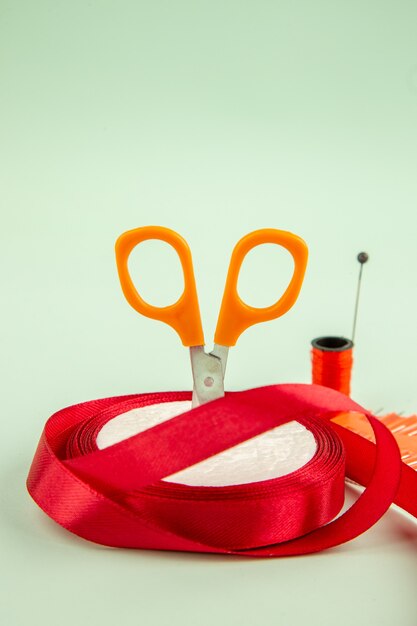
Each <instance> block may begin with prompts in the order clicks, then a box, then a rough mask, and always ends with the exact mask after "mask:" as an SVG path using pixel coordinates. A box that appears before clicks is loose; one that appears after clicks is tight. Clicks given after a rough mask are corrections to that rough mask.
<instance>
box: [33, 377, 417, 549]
mask: <svg viewBox="0 0 417 626" xmlns="http://www.w3.org/2000/svg"><path fill="white" fill-rule="evenodd" d="M190 397H191V394H190V393H188V392H181V393H180V392H178V393H162V394H148V395H145V394H140V395H134V396H127V397H126V396H125V397H119V398H106V399H102V400H96V401H92V402H86V403H83V404H79V405H76V406H73V407H69V408H67V409H63V410H61V411H59V412H58V413H56V414H55V415H53V416H52V417H51V418H50V419H49V420H48V422H47V424H46V426H45V430H44V433H43V434H42V437H41V440H40V442H39V446H38V450H37V452H36V454H35V458H34V460H33V463H32V467H31V469H30V473H29V476H28V489H29V492H30V493H31V495H32V497H33V498H34V500H35V501H36V502H37V503H38V505H39V506H40V507H41V508H42V509H43V510H44V511H45V512H46V513H47V514H48V515H49V516H50V517H52V518H53V519H54V520H55V521H56V522H58V523H59V524H61V525H62V526H64V527H65V528H67V529H68V530H70V531H71V532H73V533H75V534H77V535H79V536H81V537H84V538H85V539H89V540H91V541H95V542H98V543H101V544H105V545H109V546H116V547H131V548H152V549H165V550H185V551H195V552H217V553H226V554H241V555H246V556H261V557H268V556H269V557H272V556H289V555H297V554H308V553H311V552H316V551H319V550H323V549H326V548H329V547H332V546H336V545H339V544H341V543H344V542H345V541H349V540H350V539H353V538H354V537H356V536H357V535H359V534H361V533H362V532H364V531H365V530H367V529H368V528H369V527H370V526H372V525H373V524H374V523H375V522H376V521H377V520H378V519H379V518H380V517H381V516H382V515H383V514H384V512H385V511H386V510H387V509H388V507H389V506H390V504H391V503H392V502H393V501H395V502H397V504H399V505H400V506H403V508H405V509H406V510H408V511H409V512H411V513H412V514H414V515H416V516H417V502H416V498H415V490H416V486H417V484H416V483H417V481H416V475H415V472H414V471H413V470H411V469H410V468H408V467H405V466H404V465H403V464H401V461H400V456H399V451H398V446H397V445H396V443H395V440H394V438H393V437H392V435H391V433H390V432H389V430H388V429H387V428H385V426H383V424H381V423H380V422H379V421H378V420H377V419H376V418H374V417H373V416H372V415H370V414H369V413H368V412H367V411H365V410H364V409H363V408H362V407H360V406H359V405H357V404H356V403H354V402H353V401H352V400H351V399H350V398H348V397H347V396H345V395H343V394H340V393H338V392H336V391H334V390H332V389H327V388H325V387H321V386H317V385H280V386H272V387H263V388H260V389H251V390H248V391H245V392H236V393H228V394H226V396H225V397H224V398H221V399H219V400H216V401H213V402H209V403H207V404H205V405H202V406H200V407H198V408H196V409H193V410H191V411H188V412H185V413H182V414H181V415H178V416H177V417H175V418H173V419H170V420H168V421H167V422H164V423H162V424H158V425H157V426H154V427H153V428H150V429H148V430H146V431H145V432H142V433H140V434H138V435H134V436H132V437H130V438H128V439H125V440H124V441H121V442H119V443H116V444H114V445H111V446H109V447H107V448H105V449H101V450H100V449H98V446H97V443H96V440H97V435H98V433H99V432H100V430H101V429H102V427H103V425H104V424H106V423H108V421H109V420H111V419H113V418H114V417H115V416H117V415H120V414H121V413H125V412H126V411H129V410H131V409H133V408H136V407H142V406H146V405H151V404H156V403H160V402H175V401H181V400H190ZM346 411H357V412H360V413H362V414H364V415H366V417H367V418H368V420H369V422H370V424H371V426H372V429H373V432H374V436H375V441H376V445H374V444H372V443H370V442H369V441H366V440H364V439H363V438H362V437H360V436H359V435H355V434H354V433H352V432H350V431H348V430H347V429H345V428H343V427H341V426H340V425H337V424H335V423H334V422H332V421H331V417H332V416H335V415H337V414H339V413H341V412H346ZM294 419H296V420H297V421H298V422H300V423H301V424H303V425H304V426H305V427H306V428H308V429H309V430H310V431H311V432H312V433H313V435H314V437H315V439H316V442H317V449H316V453H315V455H314V457H313V458H312V459H311V461H309V462H308V463H306V464H305V465H304V466H303V467H301V468H300V469H298V470H296V471H295V472H293V473H291V474H288V475H286V476H282V477H280V478H277V479H273V480H270V481H261V482H258V483H250V484H245V485H234V486H230V487H188V486H185V485H178V484H176V483H173V482H170V481H169V480H168V481H163V480H162V479H164V478H167V477H170V476H172V474H175V473H176V472H179V471H181V470H183V469H185V468H187V467H190V466H192V465H194V464H196V463H199V462H201V461H203V460H204V459H206V458H208V457H211V456H213V455H215V454H218V453H219V452H221V451H223V450H226V449H228V448H231V447H233V446H236V445H238V444H239V443H241V442H243V441H246V440H248V439H250V438H252V437H256V436H257V435H259V434H260V433H263V432H266V431H268V430H271V429H272V428H275V427H277V426H279V425H280V424H284V423H287V422H289V421H290V420H294ZM345 461H346V475H347V476H349V477H350V478H352V479H353V480H355V481H357V482H359V483H361V484H364V485H366V487H367V488H366V489H365V491H364V493H363V494H362V495H361V496H360V497H359V499H358V500H357V501H356V503H355V504H354V505H353V506H352V507H351V508H350V509H349V510H348V511H347V512H346V513H344V514H343V515H341V516H340V517H338V518H337V519H335V520H334V521H330V520H331V519H333V518H334V517H335V515H337V513H338V511H340V508H341V506H342V503H343V483H344V477H345ZM407 470H408V471H407Z"/></svg>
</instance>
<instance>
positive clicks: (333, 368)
mask: <svg viewBox="0 0 417 626" xmlns="http://www.w3.org/2000/svg"><path fill="white" fill-rule="evenodd" d="M311 345H312V350H311V361H312V377H313V383H314V384H316V385H323V386H324V387H331V388H332V389H336V390H337V391H341V392H342V393H345V394H346V395H347V396H348V395H349V394H350V379H351V374H352V365H353V342H352V341H351V340H350V339H346V338H345V337H318V338H317V339H313V341H312V342H311Z"/></svg>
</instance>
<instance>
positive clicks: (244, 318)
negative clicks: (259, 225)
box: [214, 228, 308, 346]
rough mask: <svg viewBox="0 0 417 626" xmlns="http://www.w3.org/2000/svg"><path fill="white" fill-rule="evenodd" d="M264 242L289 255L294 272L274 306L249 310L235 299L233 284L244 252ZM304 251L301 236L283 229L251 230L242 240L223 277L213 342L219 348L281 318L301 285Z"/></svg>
mask: <svg viewBox="0 0 417 626" xmlns="http://www.w3.org/2000/svg"><path fill="white" fill-rule="evenodd" d="M264 243H275V244H277V245H278V246H282V247H284V248H286V249H287V250H288V252H290V253H291V255H292V257H293V259H294V273H293V276H292V278H291V280H290V283H289V285H288V287H287V289H286V290H285V292H284V293H283V295H282V296H281V297H280V299H279V300H277V302H275V304H273V305H271V306H267V307H263V308H258V307H253V306H250V305H248V304H246V303H245V302H243V300H242V299H241V298H240V297H239V294H238V292H237V281H238V277H239V272H240V269H241V267H242V262H243V259H244V258H245V256H246V255H247V253H248V252H249V251H250V250H252V248H256V246H259V245H262V244H264ZM307 258H308V248H307V244H306V243H305V241H304V240H303V239H301V237H297V235H293V234H292V233H289V232H287V231H284V230H276V229H275V228H263V229H261V230H255V231H254V232H253V233H249V234H248V235H246V236H245V237H243V238H242V239H241V240H240V241H238V243H237V244H236V246H235V248H234V250H233V253H232V258H231V260H230V266H229V271H228V274H227V278H226V285H225V288H224V294H223V300H222V304H221V307H220V314H219V320H218V322H217V328H216V333H215V336H214V341H215V343H217V344H220V345H222V346H234V345H235V343H236V341H237V339H238V338H239V336H240V335H241V334H242V333H243V331H244V330H246V328H249V326H253V324H259V322H267V321H269V320H273V319H275V318H276V317H280V316H281V315H284V313H286V312H287V311H288V310H289V309H290V308H291V307H292V305H293V304H294V302H295V301H296V300H297V298H298V294H299V293H300V289H301V285H302V284H303V279H304V274H305V270H306V266H307Z"/></svg>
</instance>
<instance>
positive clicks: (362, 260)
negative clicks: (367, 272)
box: [356, 252, 369, 265]
mask: <svg viewBox="0 0 417 626" xmlns="http://www.w3.org/2000/svg"><path fill="white" fill-rule="evenodd" d="M356 258H357V259H358V261H359V263H360V264H361V265H363V264H364V263H366V262H367V261H368V259H369V254H368V253H367V252H359V254H358V256H357V257H356Z"/></svg>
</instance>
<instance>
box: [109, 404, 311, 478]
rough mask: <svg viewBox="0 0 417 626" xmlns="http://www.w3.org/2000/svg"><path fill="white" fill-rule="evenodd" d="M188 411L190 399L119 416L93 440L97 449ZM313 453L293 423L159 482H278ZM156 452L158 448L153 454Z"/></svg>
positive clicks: (307, 439) (302, 428) (304, 433)
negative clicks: (275, 480) (272, 479)
mask: <svg viewBox="0 0 417 626" xmlns="http://www.w3.org/2000/svg"><path fill="white" fill-rule="evenodd" d="M190 409H191V402H190V401H188V400H187V401H180V402H178V401H177V402H162V403H160V404H151V405H150V406H144V407H141V408H138V409H132V410H131V411H127V413H121V414H120V415H117V416H116V417H114V418H113V419H111V420H110V421H109V422H107V424H105V425H104V426H103V428H102V429H101V430H100V432H99V434H98V436H97V447H98V448H99V449H100V450H102V449H103V448H107V447H108V446H111V445H113V444H115V443H118V442H119V441H123V440H124V439H128V438H129V437H132V436H133V435H137V434H138V433H141V432H143V431H144V430H147V429H148V428H152V426H156V425H157V424H160V423H161V422H165V421H166V420H169V419H171V418H172V417H175V416H177V415H180V413H184V412H185V411H188V410H190ZM315 452H316V441H315V439H314V436H313V434H312V433H311V431H309V430H307V428H305V426H303V425H302V424H299V423H298V422H296V421H292V422H288V423H287V424H283V425H282V426H278V427H277V428H274V429H272V430H269V431H268V432H266V433H263V434H261V435H258V436H257V437H253V438H252V439H249V440H248V441H244V442H243V443H240V444H239V445H237V446H234V447H233V448H229V449H228V450H224V451H223V452H220V454H216V455H215V456H212V457H210V458H208V459H205V460H204V461H201V463H197V464H196V465H193V466H192V467H187V468H186V469H185V470H182V471H181V472H177V473H176V474H172V476H169V477H167V478H165V479H164V480H169V481H171V482H176V483H182V484H184V485H190V486H191V485H192V486H202V487H203V486H204V487H221V486H226V485H237V484H243V483H252V482H257V481H260V480H269V479H271V478H278V477H279V476H284V475H285V474H290V473H291V472H294V471H295V470H297V469H299V468H300V467H302V466H303V465H305V464H306V463H308V461H310V459H312V458H313V456H314V454H315ZM155 454H158V450H155Z"/></svg>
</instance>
